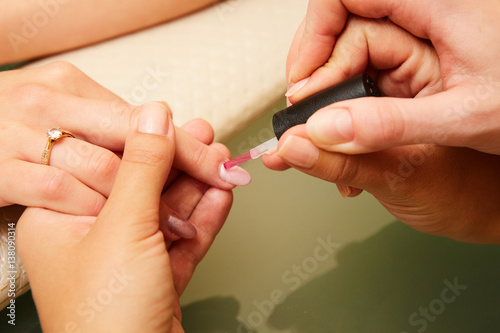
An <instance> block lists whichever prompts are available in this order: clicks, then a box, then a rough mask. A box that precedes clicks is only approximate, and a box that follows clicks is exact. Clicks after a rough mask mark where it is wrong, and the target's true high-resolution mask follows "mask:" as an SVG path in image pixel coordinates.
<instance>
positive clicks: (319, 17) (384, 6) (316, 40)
mask: <svg viewBox="0 0 500 333" xmlns="http://www.w3.org/2000/svg"><path fill="white" fill-rule="evenodd" d="M437 5H439V4H437V3H436V1H408V0H401V1H394V0H310V2H309V7H308V10H307V16H306V26H305V28H304V34H303V37H302V40H301V42H300V46H299V51H298V54H297V60H296V63H295V65H294V66H293V68H292V73H291V74H290V80H291V81H292V82H298V81H300V80H302V79H305V78H307V77H309V76H310V75H311V74H312V73H313V72H314V71H315V70H316V69H318V68H319V67H320V66H322V65H323V64H324V63H325V62H326V61H327V60H328V58H329V57H330V54H331V53H332V50H333V48H334V46H335V43H336V41H337V36H338V35H339V34H340V33H341V32H342V30H343V29H344V26H345V24H346V21H347V17H348V14H349V13H353V14H356V15H359V16H363V17H367V18H375V19H377V18H383V17H386V16H387V17H389V18H390V19H391V21H392V22H393V23H395V24H397V25H399V26H400V27H402V28H404V29H405V30H407V31H409V32H410V33H412V34H413V35H415V36H417V37H420V38H425V39H429V38H430V33H431V32H430V30H431V27H432V25H433V21H434V15H435V13H436V10H435V8H432V9H431V8H430V7H435V6H437Z"/></svg>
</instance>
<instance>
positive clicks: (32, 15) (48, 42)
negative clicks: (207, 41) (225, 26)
mask: <svg viewBox="0 0 500 333" xmlns="http://www.w3.org/2000/svg"><path fill="white" fill-rule="evenodd" d="M214 2H216V0H191V1H176V0H166V1H164V0H152V1H149V2H148V5H147V6H145V5H144V4H143V3H142V2H137V1H128V2H124V3H120V4H119V5H118V4H117V3H116V1H112V0H87V1H66V0H41V1H36V2H33V1H25V2H4V3H2V5H3V8H2V9H3V10H2V11H1V12H0V35H2V36H4V37H5V38H2V39H1V40H0V50H2V52H0V64H1V65H3V64H8V63H11V62H17V61H20V60H26V59H33V58H37V57H40V56H45V55H48V54H52V53H57V52H62V51H66V50H69V49H74V48H77V47H82V46H84V45H88V44H92V43H96V42H99V41H103V40H106V39H109V38H113V37H117V36H120V35H124V34H127V33H130V32H133V31H136V30H140V29H144V28H147V27H150V26H153V25H155V24H159V23H162V22H165V21H169V20H172V19H175V18H177V17H180V16H183V15H186V14H188V13H191V12H193V11H195V10H199V9H200V8H203V7H205V6H208V5H210V4H212V3H214ZM96 8H98V10H96ZM68 37H69V38H68Z"/></svg>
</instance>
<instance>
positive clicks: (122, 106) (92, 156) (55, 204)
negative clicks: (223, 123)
mask: <svg viewBox="0 0 500 333" xmlns="http://www.w3.org/2000/svg"><path fill="white" fill-rule="evenodd" d="M143 108H144V106H142V107H138V106H133V105H130V104H128V103H126V102H125V101H123V100H122V99H121V98H119V97H118V96H116V95H115V94H113V93H111V92H110V91H108V90H107V89H105V88H103V87H102V86H100V85H99V84H97V83H96V82H94V81H93V80H92V79H90V78H89V77H87V76H86V75H85V74H83V73H82V72H81V71H80V70H78V69H77V68H75V67H74V66H72V65H70V64H68V63H64V62H58V63H52V64H49V65H46V66H43V67H39V68H34V69H24V70H17V71H10V72H4V73H0V128H1V129H2V136H1V138H0V168H1V170H2V172H1V173H0V207H2V206H8V205H12V204H20V205H24V206H31V207H40V208H48V209H51V210H54V211H59V212H62V213H68V214H75V215H88V216H97V214H98V213H99V211H100V210H101V208H102V207H103V205H104V203H105V202H106V198H107V197H108V195H109V193H110V191H111V188H112V186H113V182H114V179H115V177H116V173H117V171H118V167H119V165H120V157H119V156H120V155H121V152H122V151H123V147H124V142H125V137H126V133H127V131H128V128H129V126H130V120H131V119H133V118H134V117H135V115H136V114H137V113H138V112H140V111H141V110H142V109H143ZM54 127H60V128H61V129H63V130H66V131H69V132H71V133H72V134H74V135H75V136H76V138H71V137H65V138H61V139H59V140H58V141H56V143H55V144H54V147H53V149H52V153H51V156H50V160H49V166H46V165H41V164H40V163H41V157H42V151H43V150H44V145H45V144H46V142H47V140H48V139H47V136H46V132H47V129H49V128H54ZM207 127H208V126H204V128H205V129H203V130H202V131H201V132H200V130H199V127H193V126H192V124H187V125H186V127H185V129H186V131H184V130H181V129H178V130H176V136H177V149H176V155H175V158H174V167H175V168H176V169H178V170H179V171H183V172H185V173H187V174H189V175H191V176H193V177H194V178H196V179H199V180H200V181H202V182H204V183H207V184H210V185H212V186H215V187H218V188H221V189H225V190H229V189H232V188H234V186H235V185H244V184H245V183H247V182H248V181H249V180H250V177H249V175H248V174H244V171H243V169H235V171H233V172H236V173H238V172H239V173H240V174H239V175H240V176H241V175H243V177H236V178H235V177H232V178H231V177H225V179H226V180H230V181H232V183H230V182H228V181H225V180H222V179H221V177H220V175H219V166H220V165H221V164H222V163H223V162H224V161H226V160H228V159H229V155H228V154H227V153H225V152H221V151H219V150H218V149H215V148H214V147H211V146H208V145H209V144H210V143H211V142H212V140H213V133H212V130H211V129H208V130H207V129H206V128H207ZM187 132H188V133H187ZM189 134H191V135H189ZM193 136H194V137H193ZM175 174H179V172H176V173H175ZM173 178H174V177H173V176H172V179H173ZM235 180H236V181H235Z"/></svg>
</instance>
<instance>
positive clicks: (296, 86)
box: [285, 77, 310, 97]
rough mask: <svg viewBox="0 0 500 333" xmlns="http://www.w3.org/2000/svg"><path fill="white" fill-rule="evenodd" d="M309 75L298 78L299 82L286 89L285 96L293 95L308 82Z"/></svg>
mask: <svg viewBox="0 0 500 333" xmlns="http://www.w3.org/2000/svg"><path fill="white" fill-rule="evenodd" d="M309 79H310V78H309V77H308V78H307V79H303V80H300V81H299V82H297V83H295V84H294V85H293V86H291V87H290V89H288V91H287V92H286V94H285V96H286V97H290V96H292V95H294V94H295V93H296V92H298V91H299V90H300V89H302V88H304V86H305V85H306V83H307V82H309Z"/></svg>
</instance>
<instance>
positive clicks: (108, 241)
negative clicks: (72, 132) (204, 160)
mask: <svg viewBox="0 0 500 333" xmlns="http://www.w3.org/2000/svg"><path fill="white" fill-rule="evenodd" d="M156 107H157V108H158V107H159V108H160V109H163V112H164V114H165V117H163V118H161V117H160V118H159V119H158V121H163V122H164V123H165V125H166V126H165V127H164V128H165V129H167V132H166V133H165V132H164V133H161V134H160V133H155V134H147V133H141V132H139V131H137V123H138V119H137V118H138V117H139V114H136V115H135V116H134V119H133V120H132V125H131V128H130V130H129V134H128V136H127V141H126V147H125V152H124V155H123V160H122V162H121V164H120V169H119V171H118V174H117V177H116V180H115V182H114V185H113V188H112V191H111V194H110V197H109V199H108V200H107V202H106V204H105V206H104V207H103V209H102V210H101V212H100V214H99V215H98V216H97V217H94V216H75V215H71V214H63V213H59V212H54V211H50V210H46V209H41V208H28V209H27V210H26V211H25V213H24V214H23V216H22V217H21V220H20V221H19V223H18V226H17V233H18V248H19V255H20V257H21V259H22V261H23V263H24V266H25V268H26V271H27V273H28V277H29V279H30V282H31V287H32V290H33V297H34V299H35V303H36V305H37V309H38V312H39V316H40V321H41V324H42V328H43V330H44V331H47V332H63V331H66V330H73V331H74V330H78V329H80V331H81V332H112V331H119V332H140V331H144V332H183V329H182V327H181V324H180V322H181V314H180V307H179V301H178V297H179V296H180V295H182V293H183V291H184V289H185V288H186V285H187V283H188V282H189V280H190V278H191V276H192V274H193V271H194V269H195V267H196V265H197V264H198V262H199V261H200V260H201V259H202V258H203V256H204V255H205V253H206V252H207V251H208V248H209V247H210V245H211V243H212V241H213V240H214V238H215V236H216V234H217V233H218V231H219V230H220V228H221V227H222V225H223V223H224V221H225V219H226V217H227V214H228V213H229V209H230V206H231V203H232V194H231V192H230V191H226V190H221V189H217V188H213V187H212V188H210V189H208V191H205V186H202V184H201V183H200V182H197V181H196V180H194V179H192V178H191V177H189V176H187V175H184V176H181V177H178V178H176V180H175V181H173V182H171V183H170V185H169V186H168V187H167V188H166V189H165V185H164V184H165V183H166V182H167V178H168V176H169V173H170V172H171V167H172V162H173V160H174V156H175V147H176V143H175V141H176V135H175V130H176V129H175V127H174V126H173V125H172V122H171V118H170V115H169V112H168V109H167V108H163V107H161V106H156ZM141 114H144V112H141ZM157 114H158V113H157ZM158 121H157V122H158ZM191 126H194V127H196V126H195V125H193V124H192V125H191ZM202 127H203V126H202ZM202 127H201V128H200V129H201V130H202V131H203V129H202ZM162 201H163V202H165V203H167V204H169V206H171V207H172V208H173V209H175V210H176V211H178V212H179V214H180V215H181V216H182V217H183V218H186V219H187V218H189V220H190V222H191V223H193V224H194V225H195V226H196V227H197V229H198V235H197V236H196V237H195V238H194V239H192V240H179V241H175V242H165V241H164V237H163V235H162V232H161V230H160V218H159V215H160V214H161V213H160V210H159V205H160V203H161V202H162ZM40 221H43V222H44V223H40ZM46 239H50V242H47V241H46ZM34 253H36V255H33V254H34ZM54 258H57V260H54Z"/></svg>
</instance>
